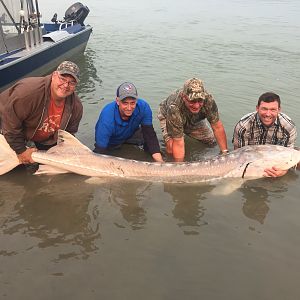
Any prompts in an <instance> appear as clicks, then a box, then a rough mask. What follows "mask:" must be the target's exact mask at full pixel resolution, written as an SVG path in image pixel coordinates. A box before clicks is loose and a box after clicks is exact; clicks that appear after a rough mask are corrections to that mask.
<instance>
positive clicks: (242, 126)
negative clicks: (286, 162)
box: [232, 112, 297, 149]
mask: <svg viewBox="0 0 300 300" xmlns="http://www.w3.org/2000/svg"><path fill="white" fill-rule="evenodd" d="M296 137H297V130H296V126H295V124H294V122H293V121H292V120H291V119H290V118H289V117H288V116H287V115H286V114H284V113H279V114H278V117H277V119H276V121H275V123H274V124H273V125H272V126H270V127H266V126H264V125H263V124H262V122H261V120H260V118H259V116H258V113H257V112H252V113H249V114H247V115H245V116H244V117H242V118H241V120H240V121H239V122H238V123H237V124H236V126H235V128H234V133H233V138H232V143H233V145H234V149H236V148H241V147H244V146H246V145H264V144H272V145H280V146H284V147H294V146H295V142H296Z"/></svg>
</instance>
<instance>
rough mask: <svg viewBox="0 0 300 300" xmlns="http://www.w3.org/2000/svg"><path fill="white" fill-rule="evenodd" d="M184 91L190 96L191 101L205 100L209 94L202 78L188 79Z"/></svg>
mask: <svg viewBox="0 0 300 300" xmlns="http://www.w3.org/2000/svg"><path fill="white" fill-rule="evenodd" d="M183 92H184V93H185V94H186V95H187V96H188V97H189V99H190V101H195V100H197V99H203V100H204V99H206V98H207V97H208V95H209V94H208V93H207V91H206V90H205V88H204V86H203V82H202V80H200V79H198V78H191V79H188V80H187V81H186V82H185V83H184V85H183Z"/></svg>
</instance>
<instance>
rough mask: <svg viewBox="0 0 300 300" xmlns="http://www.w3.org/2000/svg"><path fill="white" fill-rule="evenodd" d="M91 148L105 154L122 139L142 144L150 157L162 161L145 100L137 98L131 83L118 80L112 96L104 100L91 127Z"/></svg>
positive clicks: (120, 143) (126, 141)
mask: <svg viewBox="0 0 300 300" xmlns="http://www.w3.org/2000/svg"><path fill="white" fill-rule="evenodd" d="M95 140H96V143H95V149H94V152H96V153H100V154H107V153H108V152H109V150H110V149H114V148H116V147H119V146H120V145H122V144H124V143H129V144H138V145H144V149H145V150H146V151H147V152H149V153H150V154H151V155H152V158H153V159H154V161H157V162H163V159H162V156H161V153H160V147H159V142H158V139H157V136H156V133H155V131H154V128H153V124H152V111H151V108H150V106H149V104H148V103H147V102H146V101H145V100H143V99H140V98H138V93H137V89H136V87H135V86H134V84H133V83H130V82H124V83H122V84H121V85H120V86H119V87H118V89H117V93H116V100H115V101H113V102H111V103H109V104H107V105H106V106H105V107H104V108H103V110H102V111H101V113H100V116H99V119H98V121H97V124H96V128H95Z"/></svg>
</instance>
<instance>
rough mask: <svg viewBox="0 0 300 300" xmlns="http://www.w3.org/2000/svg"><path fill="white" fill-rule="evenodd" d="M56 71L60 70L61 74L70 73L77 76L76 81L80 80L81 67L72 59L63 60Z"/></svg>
mask: <svg viewBox="0 0 300 300" xmlns="http://www.w3.org/2000/svg"><path fill="white" fill-rule="evenodd" d="M56 71H58V72H59V74H61V75H64V74H68V75H71V76H73V77H74V78H75V80H76V82H78V81H79V71H80V70H79V67H78V66H77V65H76V64H75V63H73V62H71V61H67V60H66V61H63V62H62V63H61V64H60V65H59V66H58V67H57V69H56Z"/></svg>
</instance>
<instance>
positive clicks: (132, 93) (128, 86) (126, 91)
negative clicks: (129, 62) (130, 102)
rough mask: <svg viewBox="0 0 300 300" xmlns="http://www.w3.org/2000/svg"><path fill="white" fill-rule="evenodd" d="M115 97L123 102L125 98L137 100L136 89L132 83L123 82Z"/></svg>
mask: <svg viewBox="0 0 300 300" xmlns="http://www.w3.org/2000/svg"><path fill="white" fill-rule="evenodd" d="M117 97H118V98H120V100H124V99H126V98H134V99H137V98H138V93H137V89H136V87H135V86H134V84H133V83H130V82H124V83H122V84H121V85H120V86H119V87H118V89H117Z"/></svg>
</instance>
